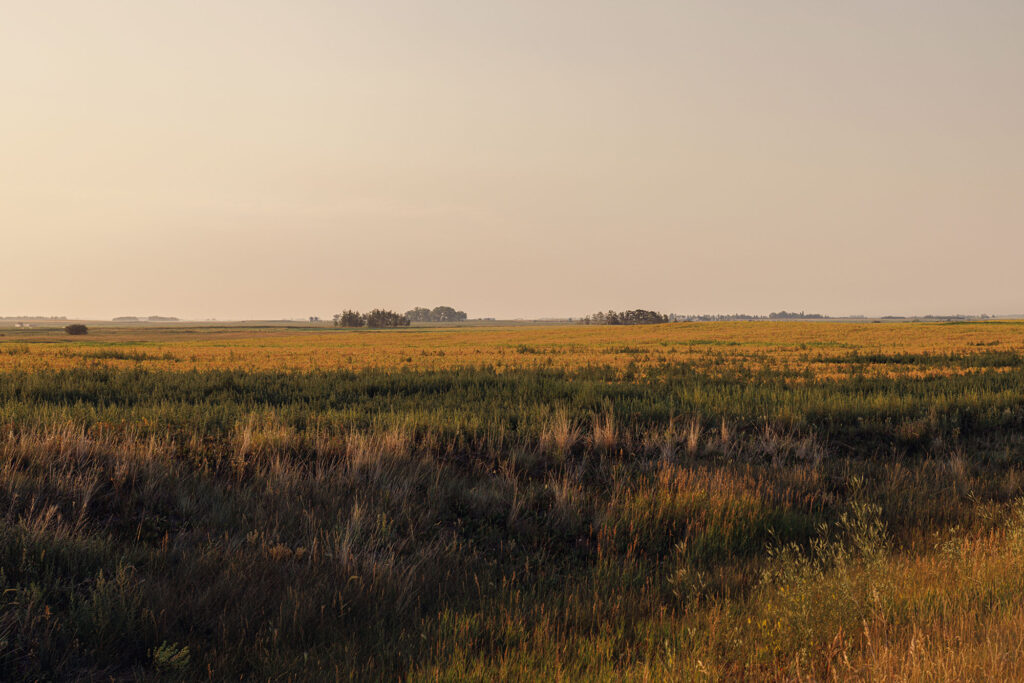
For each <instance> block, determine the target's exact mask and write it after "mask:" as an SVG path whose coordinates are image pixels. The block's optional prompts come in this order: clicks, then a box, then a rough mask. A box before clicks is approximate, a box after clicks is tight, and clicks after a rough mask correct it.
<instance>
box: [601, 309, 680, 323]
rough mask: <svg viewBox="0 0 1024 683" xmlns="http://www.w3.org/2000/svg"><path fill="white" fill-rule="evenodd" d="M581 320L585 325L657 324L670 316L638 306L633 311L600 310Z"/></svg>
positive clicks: (667, 319) (665, 320)
mask: <svg viewBox="0 0 1024 683" xmlns="http://www.w3.org/2000/svg"><path fill="white" fill-rule="evenodd" d="M581 322H582V323H583V324H584V325H657V324H658V323H667V322H670V318H669V316H667V315H665V314H664V313H658V312H657V311H646V310H644V309H642V308H637V309H634V310H632V311H607V312H605V313H601V312H598V313H594V314H593V315H588V316H587V317H585V318H583V319H582V320H581Z"/></svg>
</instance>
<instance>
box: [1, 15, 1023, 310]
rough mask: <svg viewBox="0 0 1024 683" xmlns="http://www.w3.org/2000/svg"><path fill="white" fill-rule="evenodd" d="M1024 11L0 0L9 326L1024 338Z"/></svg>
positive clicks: (4, 276)
mask: <svg viewBox="0 0 1024 683" xmlns="http://www.w3.org/2000/svg"><path fill="white" fill-rule="evenodd" d="M1022 37H1024V3H1022V2H1020V0H1012V1H1010V0H991V1H980V0H975V1H967V0H964V1H960V2H952V1H951V2H937V1H936V0H928V1H924V0H914V1H910V0H907V1H900V0H889V1H886V2H881V1H858V2H850V3H825V2H821V1H820V0H801V1H797V0H779V1H777V2H763V1H761V0H757V1H754V0H750V1H748V2H736V1H728V0H714V1H711V0H708V1H706V2H700V1H699V2H683V1H681V0H677V1H675V2H643V1H638V2H614V3H613V2H600V1H595V0H587V1H585V2H584V1H577V0H572V1H569V0H562V1H559V2H551V1H550V0H549V1H547V2H539V1H532V0H517V1H515V2H512V1H508V2H500V3H499V2H487V1H484V0H476V1H472V2H470V1H468V0H464V1H462V2H455V1H453V0H430V1H426V0H423V1H413V0H404V1H388V0H381V1H375V2H342V1H340V0H337V1H333V2H328V1H322V2H312V1H307V2H301V1H298V0H288V1H285V0H281V1H278V2H269V1H253V0H246V1H244V2H243V1H241V0H239V1H236V2H226V1H224V0H204V1H203V2H198V1H181V0H177V1H175V2H163V1H154V0H147V1H146V2H139V1H138V0H131V1H120V2H111V1H105V0H97V1H96V2H81V1H79V0H65V1H53V2H47V1H45V0H36V1H32V2H28V1H25V2H21V1H12V0H8V1H6V2H3V3H2V5H0V237H2V241H0V245H2V260H0V263H2V266H0V315H16V314H55V315H56V314H59V315H68V316H81V317H90V318H92V317H97V318H100V317H102V318H107V317H111V316H115V315H148V314H154V313H156V314H164V315H179V316H183V317H192V318H205V317H219V318H268V317H294V316H303V315H321V316H329V315H330V314H332V313H335V312H337V311H340V310H341V309H343V308H357V309H368V308H371V307H377V306H383V307H389V308H395V309H397V310H400V311H404V310H406V309H407V308H411V307H412V306H415V305H424V306H436V305H439V304H449V305H453V306H456V307H458V308H462V309H464V310H466V311H467V312H468V313H469V314H470V315H471V316H497V317H517V316H530V317H533V316H558V315H581V314H585V313H589V312H592V311H594V310H598V309H607V308H634V307H644V308H655V309H659V310H663V311H671V312H679V313H690V312H740V311H742V312H749V313H765V312H768V311H772V310H778V309H781V308H786V309H790V310H792V309H797V310H799V309H804V310H808V311H820V312H825V313H832V314H857V313H864V314H906V313H956V312H964V313H969V312H970V313H981V312H988V313H996V314H999V313H1003V314H1006V313H1024V268H1021V265H1020V262H1021V261H1022V257H1024V86H1022V83H1024V39H1022Z"/></svg>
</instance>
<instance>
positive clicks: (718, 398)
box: [0, 321, 1024, 680]
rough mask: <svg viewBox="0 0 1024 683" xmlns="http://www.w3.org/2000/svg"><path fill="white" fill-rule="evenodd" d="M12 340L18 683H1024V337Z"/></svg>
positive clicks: (889, 329)
mask: <svg viewBox="0 0 1024 683" xmlns="http://www.w3.org/2000/svg"><path fill="white" fill-rule="evenodd" d="M0 332H2V336H0V516H2V520H3V523H2V524H0V678H5V679H8V678H11V679H13V678H28V679H72V678H79V679H86V680H88V679H97V680H99V679H102V680H107V679H110V678H113V679H128V678H161V677H164V678H168V679H180V678H190V679H191V678H209V679H212V680H225V679H228V678H237V677H239V676H242V677H246V678H253V679H260V680H265V679H272V680H309V679H311V678H323V677H325V676H327V677H330V678H337V679H350V678H354V679H381V678H383V679H396V678H397V679H404V680H436V679H443V680H451V679H471V680H472V679H475V680H496V679H521V680H527V679H563V680H621V679H640V680H645V679H647V680H649V679H655V680H661V679H679V680H693V679H711V680H725V679H729V680H734V679H757V680H763V679H777V680H788V679H810V680H822V679H829V678H838V679H868V680H877V679H880V678H892V679H928V680H933V679H946V680H970V679H980V678H989V679H999V678H1002V679H1007V678H1018V679H1019V678H1021V677H1024V322H1009V321H995V322H984V323H966V322H957V323H866V322H865V323H835V322H732V323H674V324H667V325H650V326H596V325H595V326H582V325H578V326H535V327H533V326H514V327H500V326H495V327H486V326H482V327H454V326H450V327H436V328H427V327H413V328H409V329H404V330H398V331H368V330H360V331H339V330H331V329H327V328H323V327H319V328H318V327H312V326H310V327H308V328H302V327H294V328H292V327H287V326H276V327H270V326H266V327H260V326H250V327H246V326H240V325H236V326H216V325H203V326H198V325H197V326H187V325H173V326H163V327H161V326H149V325H139V326H130V325H121V326H110V327H108V328H104V327H102V326H96V327H91V329H90V332H89V334H88V335H86V336H83V337H76V338H72V337H68V336H67V335H65V334H64V333H63V331H61V330H57V329H53V330H47V329H28V330H23V329H17V330H15V329H12V328H6V329H0Z"/></svg>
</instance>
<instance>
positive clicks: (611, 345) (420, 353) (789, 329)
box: [0, 321, 1024, 379]
mask: <svg viewBox="0 0 1024 683" xmlns="http://www.w3.org/2000/svg"><path fill="white" fill-rule="evenodd" d="M25 342H37V343H32V344H26V343H25ZM39 342H45V343H39ZM985 352H989V353H991V352H1011V353H1022V352H1024V322H1001V323H998V324H993V323H990V322H988V323H957V324H948V323H873V324H872V323H830V322H793V321H787V322H721V323H675V324H667V325H650V326H582V325H575V326H568V325H567V326H537V327H523V326H520V327H467V328H449V329H410V330H398V331H365V330H363V331H351V330H344V331H343V330H294V329H282V328H272V327H268V328H260V329H237V330H236V329H232V328H213V329H206V328H202V327H196V328H189V329H187V330H186V329H162V330H152V331H146V330H139V329H125V328H106V329H104V328H97V329H95V330H93V331H91V332H90V334H89V336H88V337H81V338H76V339H70V338H69V337H67V336H66V335H64V334H63V333H62V332H60V331H56V330H55V331H49V332H45V331H32V332H31V333H25V334H17V335H15V334H11V335H7V337H6V338H0V371H9V370H28V371H31V370H37V369H42V368H71V367H81V366H109V367H114V368H129V367H135V366H140V365H141V366H142V367H145V368H146V369H153V370H157V369H159V370H190V369H197V370H209V369H238V370H267V369H274V370H285V369H286V370H297V371H303V370H317V369H328V370H329V369H351V370H359V369H363V368H386V369H410V370H447V369H452V368H459V367H482V366H489V367H494V368H496V369H498V370H511V369H524V368H537V367H553V368H563V369H566V370H573V369H577V368H581V367H586V366H594V365H607V366H611V367H617V368H620V369H622V370H626V369H629V368H633V369H635V370H641V371H642V370H643V368H645V367H648V366H651V365H660V364H665V363H692V364H696V365H699V366H701V367H702V368H704V369H705V370H708V369H711V370H713V369H714V368H720V369H722V370H723V371H724V370H727V369H730V368H736V367H747V368H761V367H763V368H764V369H765V370H787V371H792V372H807V373H810V375H811V376H813V377H814V378H817V379H826V378H843V377H847V376H849V375H850V373H851V372H852V366H851V364H850V363H849V362H848V357H849V356H850V355H851V354H854V353H856V354H860V355H861V356H864V357H865V361H864V362H863V363H860V365H861V368H860V370H861V371H863V373H864V374H865V375H866V376H879V377H906V378H919V377H928V376H937V375H950V374H966V373H969V372H971V371H972V369H971V368H965V367H954V366H951V365H946V366H934V365H933V366H921V365H920V364H915V363H913V362H912V361H911V359H908V362H898V361H899V359H888V360H887V361H886V362H871V356H872V355H879V354H881V355H892V354H964V355H969V354H978V353H985Z"/></svg>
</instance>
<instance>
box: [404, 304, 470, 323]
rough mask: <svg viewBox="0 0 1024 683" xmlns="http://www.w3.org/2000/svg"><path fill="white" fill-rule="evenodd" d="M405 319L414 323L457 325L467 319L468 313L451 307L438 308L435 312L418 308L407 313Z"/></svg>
mask: <svg viewBox="0 0 1024 683" xmlns="http://www.w3.org/2000/svg"><path fill="white" fill-rule="evenodd" d="M405 317H406V318H408V319H409V320H411V321H412V322H414V323H457V322H459V321H461V320H465V319H466V312H465V311H456V310H455V309H454V308H452V307H451V306H438V307H437V308H435V309H434V310H430V309H429V308H424V307H422V306H417V307H416V308H414V309H412V310H411V311H406V312H405Z"/></svg>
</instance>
